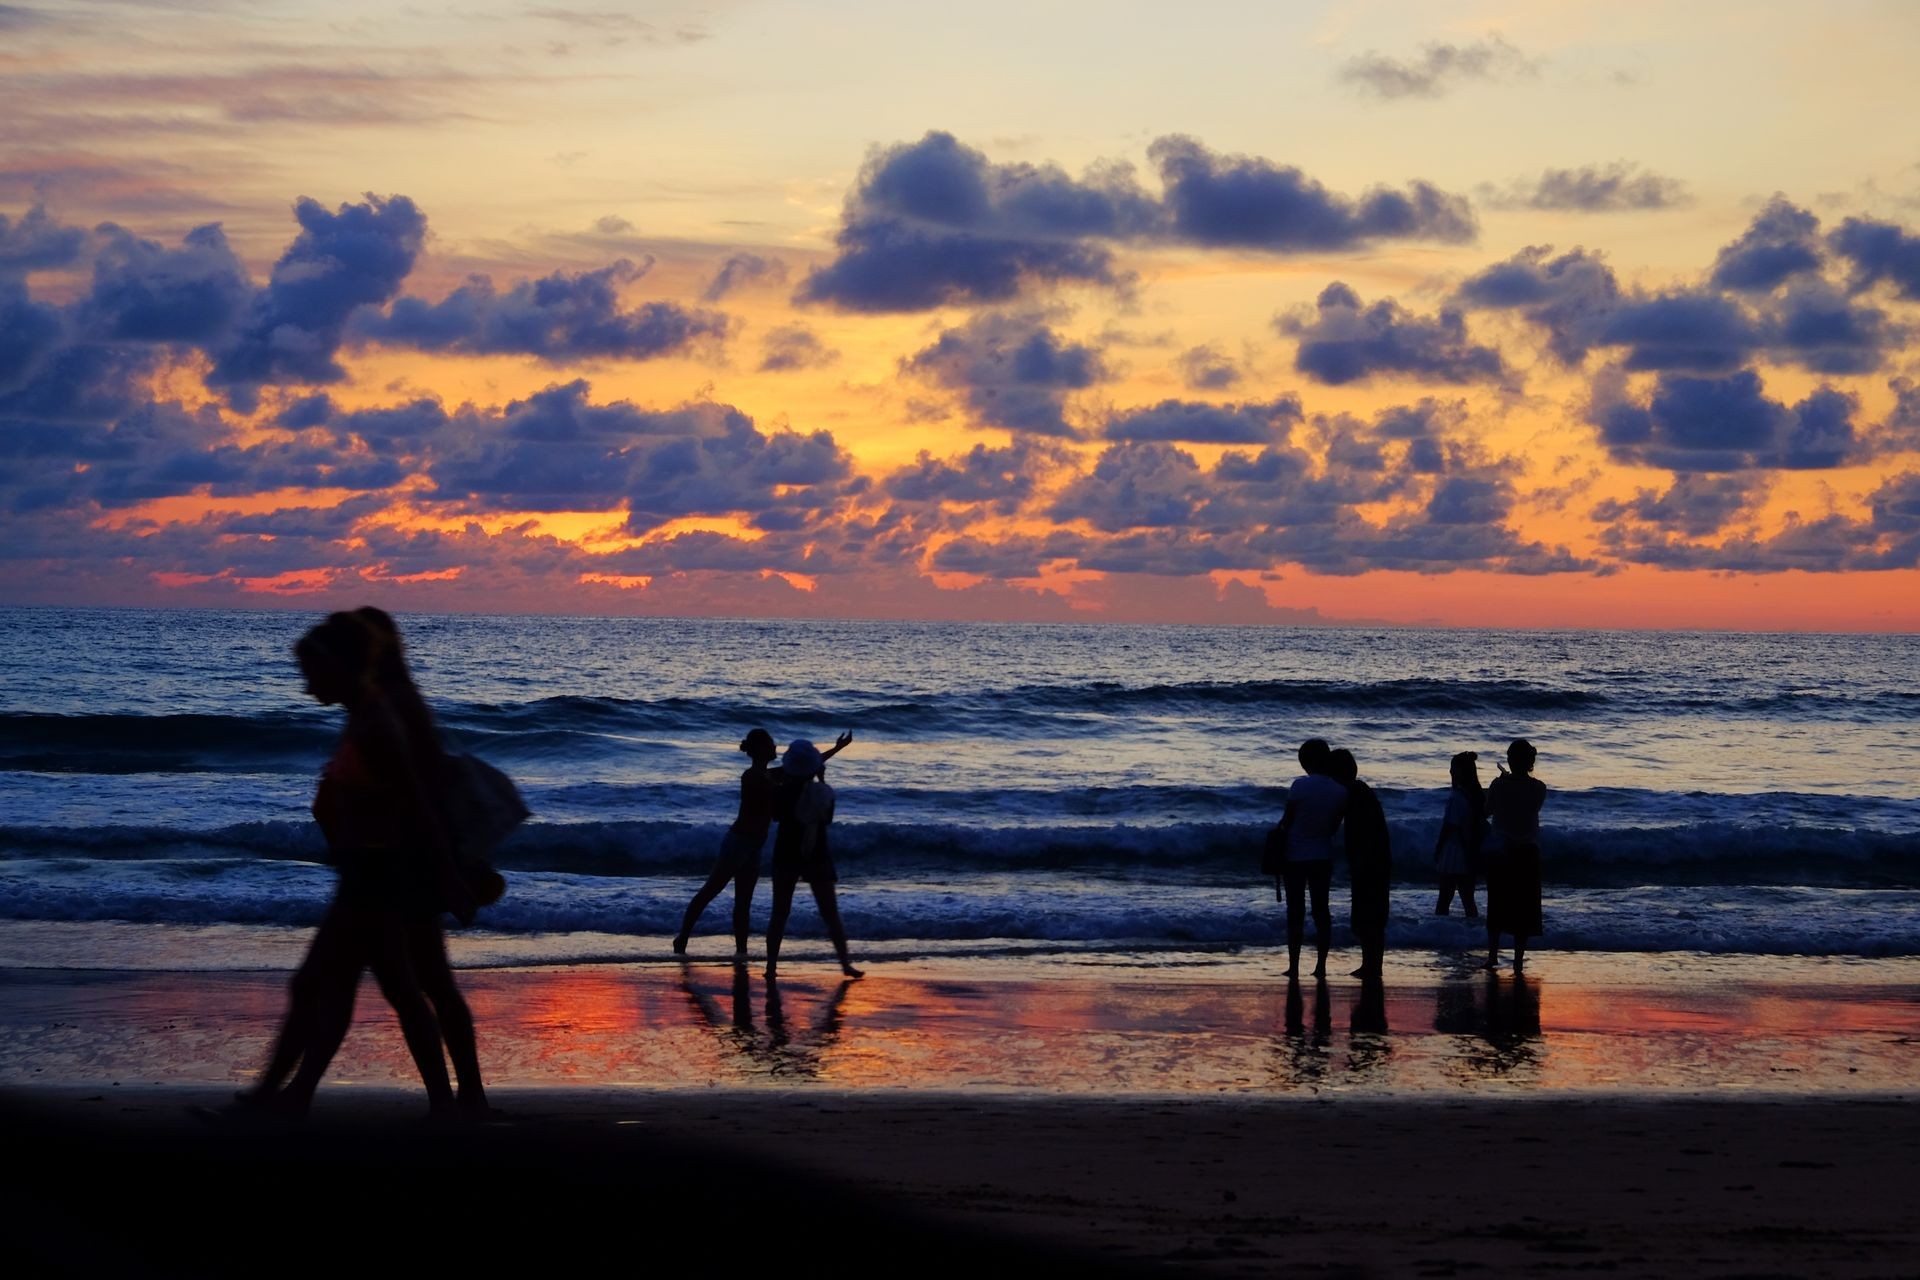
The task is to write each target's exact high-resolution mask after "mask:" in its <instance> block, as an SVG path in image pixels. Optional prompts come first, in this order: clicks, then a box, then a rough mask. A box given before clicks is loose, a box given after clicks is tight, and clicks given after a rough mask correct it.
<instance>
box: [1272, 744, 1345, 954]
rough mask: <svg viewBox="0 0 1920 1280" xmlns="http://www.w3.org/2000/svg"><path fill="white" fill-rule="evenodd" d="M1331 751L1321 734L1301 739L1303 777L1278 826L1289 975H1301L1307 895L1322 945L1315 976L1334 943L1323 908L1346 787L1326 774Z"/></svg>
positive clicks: (1292, 791)
mask: <svg viewBox="0 0 1920 1280" xmlns="http://www.w3.org/2000/svg"><path fill="white" fill-rule="evenodd" d="M1332 762H1333V751H1332V749H1331V748H1329V747H1328V746H1327V744H1326V742H1325V741H1324V740H1322V739H1320V738H1309V739H1307V740H1306V741H1305V742H1303V743H1301V744H1300V768H1301V770H1302V771H1303V773H1304V775H1305V776H1303V777H1299V778H1295V779H1294V780H1293V786H1292V787H1290V788H1289V789H1288V791H1287V807H1286V811H1285V812H1284V813H1282V814H1281V815H1280V830H1281V833H1282V835H1283V837H1284V838H1285V840H1286V846H1287V851H1286V860H1285V862H1284V863H1283V864H1282V868H1281V872H1280V885H1279V886H1276V890H1277V891H1279V892H1280V893H1283V896H1284V898H1285V901H1286V904H1287V977H1289V978H1297V977H1299V976H1300V943H1301V941H1302V939H1303V938H1304V936H1305V933H1306V906H1307V894H1308V893H1309V892H1311V893H1312V895H1313V928H1314V942H1315V943H1316V944H1317V945H1318V947H1319V949H1320V958H1319V963H1318V964H1316V965H1315V966H1314V968H1313V976H1314V977H1316V978H1324V977H1326V976H1327V948H1328V947H1329V946H1331V945H1332V942H1333V913H1332V912H1331V911H1329V910H1328V909H1327V889H1328V887H1329V886H1330V885H1331V884H1332V882H1333V833H1334V832H1335V831H1337V830H1339V829H1340V820H1341V818H1343V817H1345V816H1346V812H1347V789H1346V788H1345V787H1344V786H1342V785H1341V784H1340V783H1338V782H1336V781H1335V780H1334V779H1333V778H1331V777H1330V776H1328V771H1329V770H1330V769H1331V767H1332Z"/></svg>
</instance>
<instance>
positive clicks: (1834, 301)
mask: <svg viewBox="0 0 1920 1280" xmlns="http://www.w3.org/2000/svg"><path fill="white" fill-rule="evenodd" d="M1765 325H1766V327H1765V330H1764V334H1765V345H1766V348H1767V350H1768V351H1769V352H1770V353H1771V354H1772V355H1773V356H1774V357H1775V358H1777V359H1780V360H1784V361H1787V362H1790V363H1793V364H1797V365H1800V366H1801V367H1802V368H1805V369H1810V370H1812V371H1813V372H1815V373H1824V374H1855V373H1871V372H1873V371H1874V370H1875V369H1878V368H1880V366H1881V365H1883V364H1884V363H1886V360H1887V357H1888V356H1890V355H1892V354H1893V353H1895V352H1897V351H1899V350H1901V349H1902V348H1903V346H1904V345H1905V343H1906V339H1907V335H1908V332H1909V330H1908V328H1907V327H1906V326H1904V325H1900V324H1897V323H1895V322H1894V321H1892V320H1891V319H1890V318H1889V317H1888V316H1887V313H1886V312H1884V311H1882V310H1880V309H1879V308H1877V307H1871V306H1865V305H1862V304H1861V303H1860V302H1859V301H1857V300H1855V299H1851V298H1848V297H1847V296H1846V295H1845V294H1843V293H1842V292H1841V291H1840V290H1838V289H1836V288H1835V287H1834V286H1832V285H1830V284H1828V283H1827V282H1826V281H1824V280H1821V279H1819V278H1817V277H1811V278H1806V279H1801V280H1796V281H1795V282H1794V283H1793V284H1791V285H1789V286H1788V288H1787V290H1786V292H1785V294H1784V296H1782V297H1781V298H1780V299H1778V300H1777V301H1776V302H1774V303H1773V304H1772V306H1771V308H1770V310H1769V311H1768V312H1767V313H1766V316H1765Z"/></svg>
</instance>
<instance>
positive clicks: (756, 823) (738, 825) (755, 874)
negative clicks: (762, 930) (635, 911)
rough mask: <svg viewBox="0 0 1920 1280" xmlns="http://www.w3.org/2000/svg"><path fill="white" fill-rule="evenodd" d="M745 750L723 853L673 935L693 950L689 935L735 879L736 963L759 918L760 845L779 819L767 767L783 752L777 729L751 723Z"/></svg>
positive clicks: (677, 945) (682, 950)
mask: <svg viewBox="0 0 1920 1280" xmlns="http://www.w3.org/2000/svg"><path fill="white" fill-rule="evenodd" d="M740 750H742V751H744V752H746V753H747V759H748V760H749V761H751V763H750V764H749V765H748V766H747V768H746V771H745V772H743V773H742V774H741V775H740V810H739V812H738V813H737V814H736V815H735V816H734V819H733V825H732V826H730V827H728V828H727V834H726V836H725V837H723V838H722V839H721V841H720V856H719V857H718V858H716V859H714V863H713V870H712V872H710V873H709V874H708V876H707V882H706V883H705V884H703V885H701V886H700V889H699V891H698V892H696V893H695V894H694V895H693V901H692V902H690V903H688V904H687V913H686V915H685V917H684V918H682V919H681V921H680V932H679V933H677V934H675V935H674V939H673V951H674V954H675V955H685V954H686V953H687V939H688V938H689V937H691V936H692V934H693V929H694V926H695V925H697V924H699V923H700V914H701V913H702V912H703V911H705V910H706V909H707V904H708V903H710V902H712V901H713V900H714V898H715V897H717V896H718V895H719V893H720V891H721V890H722V889H724V888H726V887H727V882H728V881H729V880H731V881H732V882H733V958H734V961H735V962H736V963H738V962H740V961H743V960H745V959H746V958H747V934H748V933H749V932H750V931H751V929H752V919H753V887H754V885H756V884H758V883H759V881H760V850H761V847H762V846H764V845H765V844H766V842H767V828H769V827H771V826H772V825H773V791H774V782H773V777H772V775H771V774H769V773H768V772H767V766H768V765H769V764H772V763H773V760H774V758H775V757H776V756H778V755H779V754H780V748H778V747H776V746H774V745H773V735H772V734H770V733H768V732H767V731H766V730H765V729H750V730H748V731H747V736H746V737H744V738H742V739H741V740H740Z"/></svg>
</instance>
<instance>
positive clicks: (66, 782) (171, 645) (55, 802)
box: [0, 608, 1920, 963]
mask: <svg viewBox="0 0 1920 1280" xmlns="http://www.w3.org/2000/svg"><path fill="white" fill-rule="evenodd" d="M317 620H318V617H317V615H308V614H303V613H299V612H288V611H272V612H268V611H164V610H83V609H44V608H34V609H0V920H7V921H13V922H133V923H136V924H141V925H147V926H176V927H180V928H182V929H183V930H186V931H187V932H191V930H188V928H187V927H193V928H194V929H199V930H201V931H202V932H199V933H193V934H192V936H195V937H205V936H208V935H206V934H205V933H204V930H205V929H206V928H207V927H210V926H252V925H284V926H302V925H307V924H310V923H312V922H313V921H314V920H316V919H317V918H318V916H319V912H320V910H321V908H322V907H323V905H324V903H325V901H326V898H327V895H328V893H329V891H330V888H331V880H332V873H331V872H330V871H329V870H328V869H327V868H326V867H325V866H323V865H321V864H320V863H319V861H318V860H319V858H320V856H321V843H320V839H319V835H318V832H317V830H316V829H315V827H314V825H313V823H312V821H311V819H310V817H309V816H308V812H307V808H308V805H309V804H310V802H311V798H312V793H313V788H314V784H315V780H316V778H317V775H318V772H319V769H320V767H321V765H322V763H323V762H324V761H325V759H326V758H327V756H328V754H329V752H330V751H331V749H332V744H333V741H334V738H335V735H336V734H337V732H338V726H339V722H340V716H339V712H338V711H337V710H335V709H331V708H322V707H318V706H316V705H314V704H313V703H312V702H311V701H310V700H308V699H306V698H305V697H304V695H303V693H302V686H301V681H300V677H299V674H298V672H297V671H296V669H295V667H294V664H293V661H292V658H291V647H292V644H293V642H294V641H295V640H296V639H297V638H298V636H299V635H300V634H301V632H302V631H303V630H304V628H305V627H307V626H309V625H311V624H312V623H313V622H315V621H317ZM400 623H401V626H402V628H403V630H404V632H405V635H406V639H407V643H408V646H409V651H410V654H411V658H412V662H413V666H414V669H415V674H416V676H417V678H418V681H419V683H420V686H421V688H422V690H423V691H424V692H425V693H426V695H427V698H428V700H429V702H430V703H431V704H432V705H433V707H434V709H435V711H436V713H437V714H438V716H439V718H440V720H441V723H442V725H443V727H444V729H445V730H446V733H447V737H448V740H449V744H450V745H451V746H452V747H454V748H455V749H458V750H465V751H470V752H472V753H474V754H476V755H479V756H481V757H483V758H485V759H486V760H488V761H490V762H492V763H493V764H495V765H497V766H498V767H499V768H501V769H503V770H505V771H506V772H507V773H508V774H510V775H511V776H512V777H513V778H514V779H515V780H516V781H517V782H518V783H519V785H520V787H521V788H522V791H523V793H524V795H525V797H526V799H527V802H528V804H529V806H530V807H531V808H532V809H533V811H534V814H535V816H534V818H533V819H532V820H531V821H530V822H529V823H528V824H527V825H526V826H525V827H524V828H523V829H522V830H521V831H520V832H518V833H517V834H516V835H515V836H514V837H513V838H512V839H511V840H510V842H509V843H508V844H507V845H506V846H505V847H504V848H503V849H502V851H501V855H500V864H501V866H502V869H503V870H504V871H505V872H506V874H507V876H508V879H509V885H510V888H509V891H508V893H507V896H506V897H505V898H504V899H503V900H502V901H501V902H500V903H499V904H497V905H496V906H494V907H491V908H488V909H486V910H485V911H483V912H482V914H481V917H480V920H479V921H478V923H477V926H476V930H477V931H478V932H479V933H480V934H482V935H485V936H490V937H496V938H499V939H502V940H511V939H520V940H521V941H523V942H524V943H526V944H527V946H528V947H530V948H532V950H533V951H537V953H538V954H539V956H540V957H541V958H542V959H543V960H545V961H554V962H566V961H571V960H591V959H594V958H599V957H601V956H603V955H604V954H605V952H606V948H607V945H608V943H607V939H608V938H609V937H610V936H616V937H617V936H619V935H631V936H634V937H639V938H658V939H660V948H661V949H662V951H663V952H664V949H665V938H666V937H667V936H669V935H671V934H672V933H673V932H674V930H675V928H676V926H677V923H678V920H679V915H680V912H681V911H682V910H683V908H684V907H685V905H686V901H687V899H688V897H689V896H690V895H691V894H692V892H693V890H694V888H695V887H696V886H697V885H698V883H699V880H700V878H701V877H702V876H703V875H704V874H705V872H706V871H707V869H708V867H709V866H710V864H711V862H712V859H713V856H714V854H715V852H716V850H717V848H718V846H719V843H720V837H721V834H722V832H723V831H724V830H725V829H726V827H727V824H728V823H729V822H730V821H731V819H732V817H733V811H734V803H735V795H736V787H737V778H738V774H739V771H740V770H741V769H742V768H743V767H744V766H745V758H744V757H743V756H742V755H740V753H739V752H738V751H737V750H736V749H735V744H736V743H737V742H738V741H739V739H740V737H741V735H742V734H743V733H744V732H745V731H746V730H747V729H749V728H751V727H753V726H755V725H762V726H765V727H766V728H767V729H768V730H770V731H771V732H772V733H773V735H774V736H775V738H776V739H777V740H779V741H780V742H782V743H785V742H786V741H788V740H789V739H792V738H798V737H806V738H811V739H813V740H814V741H816V742H818V743H820V744H821V745H823V746H824V745H826V744H827V743H829V742H830V741H831V740H832V738H833V737H834V735H835V734H837V733H838V732H840V731H841V730H852V731H853V733H854V735H855V742H854V745H853V746H852V747H851V748H849V749H848V751H847V752H846V753H845V754H844V755H843V756H841V757H840V758H839V759H837V760H836V761H835V762H834V763H833V765H832V767H831V771H830V775H829V776H830V779H831V781H832V782H833V784H834V787H835V789H836V790H837V791H838V793H839V818H838V820H837V822H836V824H835V827H834V836H833V839H834V850H835V858H836V861H837V863H838V865H839V869H840V874H841V894H842V907H843V912H844V915H845V919H846V922H847V926H848V930H849V932H850V934H851V935H852V937H853V939H854V945H855V950H856V954H872V953H873V951H874V950H875V949H876V948H878V949H880V950H881V951H883V952H885V953H888V954H916V955H918V954H929V953H938V952H940V951H942V950H948V951H955V952H965V953H967V954H979V953H982V952H985V953H992V952H995V951H1005V952H1008V953H1022V954H1033V953H1047V952H1050V951H1077V952H1093V953H1101V952H1106V951H1112V952H1125V953H1128V954H1129V955H1133V956H1136V957H1138V956H1143V955H1144V956H1148V957H1151V956H1152V955H1153V954H1154V953H1156V952H1159V951H1165V952H1176V951H1177V952H1179V953H1180V954H1181V955H1183V956H1184V957H1187V958H1188V962H1191V960H1192V957H1195V956H1198V957H1200V958H1201V961H1202V962H1203V963H1204V961H1205V957H1207V956H1208V955H1218V956H1220V957H1223V958H1225V957H1244V956H1245V955H1246V954H1248V953H1250V952H1252V951H1255V950H1256V949H1261V948H1267V947H1271V946H1273V945H1275V944H1276V943H1277V942H1278V941H1279V940H1280V938H1281V935H1282V924H1283V922H1282V920H1281V917H1280V913H1279V911H1278V909H1277V907H1276V904H1275V903H1274V900H1273V889H1272V884H1271V882H1270V881H1266V880H1263V879H1262V878H1261V877H1260V875H1259V872H1258V862H1259V852H1260V843H1261V837H1262V835H1263V833H1264V831H1265V829H1266V827H1267V826H1268V825H1270V824H1271V823H1272V822H1273V821H1274V819H1275V818H1276V817H1277V816H1278V813H1279V810H1280V806H1281V804H1282V800H1283V795H1284V791H1285V788H1286V786H1287V784H1288V783H1289V782H1290V781H1291V780H1292V778H1293V777H1294V776H1295V775H1296V773H1297V767H1296V765H1295V762H1294V750H1295V747H1296V746H1297V745H1298V743H1299V742H1300V741H1301V740H1302V739H1303V738H1307V737H1312V736H1318V737H1324V738H1326V739H1328V740H1329V741H1330V742H1332V743H1333V744H1334V745H1336V746H1345V747H1347V748H1349V749H1351V750H1352V751H1353V752H1354V754H1355V755H1356V756H1357V757H1358V759H1359V761H1360V767H1361V772H1362V776H1363V777H1365V778H1367V779H1368V780H1369V781H1370V782H1371V783H1372V784H1373V785H1374V787H1375V788H1376V790H1377V791H1378V792H1379V794H1380V797H1381V800H1382V801H1383V803H1384V805H1385V808H1386V811H1387V815H1388V818H1389V821H1390V825H1391V830H1392V834H1393V842H1394V860H1395V868H1396V887H1395V889H1394V896H1393V919H1392V924H1391V926H1390V929H1389V943H1390V945H1391V946H1393V947H1395V948H1398V949H1426V950H1430V951H1435V952H1446V951H1459V950H1465V949H1467V948H1471V947H1473V946H1476V945H1478V944H1480V943H1481V941H1482V939H1481V937H1480V936H1479V935H1478V934H1477V933H1476V932H1475V931H1474V930H1473V929H1472V928H1471V927H1470V926H1468V925H1467V924H1466V923H1465V922H1464V920H1463V919H1462V918H1461V917H1460V916H1459V915H1458V908H1456V914H1455V915H1454V916H1453V917H1452V918H1446V919H1442V918H1436V917H1435V916H1433V914H1432V908H1433V898H1434V874H1433V869H1432V850H1433V843H1434V838H1435V835H1436V834H1437V830H1438V827H1439V823H1440V816H1441V813H1442V810H1443V808H1444V806H1445V799H1446V783H1447V762H1448V758H1449V757H1450V756H1451V755H1452V754H1453V753H1454V752H1456V751H1460V750H1478V751H1479V752H1481V754H1482V765H1483V769H1482V777H1483V779H1484V780H1491V778H1492V776H1493V769H1492V761H1493V758H1494V757H1495V756H1497V755H1498V754H1500V752H1501V750H1502V749H1503V748H1504V746H1505V744H1506V742H1507V741H1508V740H1509V739H1510V738H1512V737H1515V736H1519V735H1524V736H1526V737H1528V738H1529V739H1531V740H1532V741H1533V742H1534V744H1535V745H1536V746H1537V747H1538V748H1539V751H1540V764H1539V769H1538V773H1539V776H1540V777H1541V778H1542V779H1543V780H1544V781H1545V782H1546V783H1547V786H1548V788H1549V794H1548V800H1547V806H1546V809H1545V812H1544V814H1543V837H1542V843H1543V860H1544V868H1545V878H1546V919H1547V934H1546V936H1545V937H1544V938H1543V939H1541V940H1540V941H1539V942H1538V943H1536V946H1537V947H1538V948H1539V949H1542V950H1573V951H1612V952H1672V951H1699V952H1712V953H1721V954H1727V955H1809V956H1861V957H1898V956H1911V955H1915V954H1920V772H1917V771H1916V769H1915V767H1914V766H1915V762H1916V760H1920V753H1916V747H1920V732H1917V731H1916V729H1915V727H1914V726H1915V719H1916V714H1920V681H1916V676H1917V675H1920V637H1916V636H1878V635H1876V636H1856V635H1749V634H1719V633H1714V634H1681V633H1667V632H1564V631H1542V632H1515V631H1461V630H1418V629H1405V630H1402V629H1345V628H1311V629H1308V628H1202V627H1177V626H1153V627H1139V626H1116V625H1088V626H1021V625H958V624H951V623H883V622H803V621H739V620H715V619H702V620H674V619H609V618H560V617H482V616H407V615H402V616H401V617H400ZM1343 896H1344V888H1343V886H1342V885H1341V884H1339V883H1338V882H1337V885H1336V906H1335V912H1334V914H1335V919H1336V922H1337V927H1338V930H1339V935H1340V940H1341V941H1342V942H1346V941H1349V939H1348V938H1347V936H1346V933H1345V928H1344V921H1345V917H1346V911H1345V906H1344V902H1343V901H1341V899H1342V898H1343ZM766 897H767V891H766V887H765V886H764V885H763V886H762V889H761V893H760V901H759V903H758V904H757V911H756V916H757V918H758V919H759V920H762V921H764V919H765V912H766V905H767V904H766ZM728 901H729V900H728V898H727V897H726V896H724V895H723V897H722V898H721V900H720V901H718V902H717V903H716V904H715V905H714V907H713V908H712V909H710V911H709V914H708V916H707V918H706V919H705V921H704V922H703V926H702V929H703V932H706V933H710V934H714V935H718V934H721V933H723V932H724V931H725V929H726V927H727V924H726V912H727V910H728ZM793 932H794V934H795V935H796V936H799V937H810V936H812V937H817V936H818V935H819V926H818V918H817V916H816V915H815V914H814V913H813V911H812V909H811V906H810V905H809V904H808V903H807V901H806V898H805V895H804V894H803V895H802V897H801V900H800V902H799V904H798V905H797V907H796V910H795V915H794V925H793ZM99 936H100V937H101V938H102V939H106V938H109V937H111V936H112V935H111V932H110V931H107V930H103V931H102V932H101V933H100V935H99ZM100 945H101V946H103V947H104V946H107V945H108V944H107V943H106V942H104V941H103V942H102V943H101V944H100ZM695 946H696V949H700V948H703V947H704V948H708V949H711V948H716V947H719V948H722V949H724V944H723V943H722V942H721V941H720V940H719V939H718V938H717V937H715V938H713V939H710V940H707V941H704V942H703V941H696V944H695ZM529 953H531V952H529ZM102 959H103V962H104V961H105V960H107V959H110V957H102Z"/></svg>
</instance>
